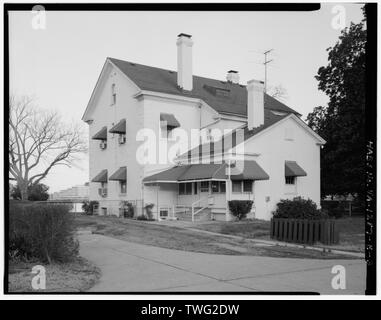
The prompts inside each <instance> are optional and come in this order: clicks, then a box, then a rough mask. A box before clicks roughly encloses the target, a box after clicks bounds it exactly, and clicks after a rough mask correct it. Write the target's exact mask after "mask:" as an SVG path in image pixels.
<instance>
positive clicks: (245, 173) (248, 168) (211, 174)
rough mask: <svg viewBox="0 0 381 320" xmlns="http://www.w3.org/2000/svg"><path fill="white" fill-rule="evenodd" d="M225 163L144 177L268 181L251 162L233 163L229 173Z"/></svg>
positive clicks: (180, 167) (162, 180) (151, 180)
mask: <svg viewBox="0 0 381 320" xmlns="http://www.w3.org/2000/svg"><path fill="white" fill-rule="evenodd" d="M227 166H228V165H227V164H226V163H220V164H212V163H211V164H189V165H183V166H176V167H172V168H170V169H168V170H164V171H162V172H159V173H156V174H154V175H152V176H148V177H145V178H144V179H143V181H144V182H145V183H149V182H151V183H152V182H172V183H177V182H186V181H194V180H226V179H228V178H229V172H230V179H231V180H268V179H269V175H268V174H267V173H266V172H265V171H264V170H263V169H262V168H261V167H260V166H259V165H258V164H257V163H256V162H255V161H253V160H246V161H242V163H239V162H237V163H235V165H234V167H231V169H230V171H229V170H228V168H227Z"/></svg>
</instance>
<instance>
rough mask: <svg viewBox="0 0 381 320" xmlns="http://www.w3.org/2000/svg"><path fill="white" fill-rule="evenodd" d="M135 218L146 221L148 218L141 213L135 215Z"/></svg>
mask: <svg viewBox="0 0 381 320" xmlns="http://www.w3.org/2000/svg"><path fill="white" fill-rule="evenodd" d="M136 220H144V221H147V220H148V218H147V216H146V215H145V214H141V215H140V216H137V217H136Z"/></svg>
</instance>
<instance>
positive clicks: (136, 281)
mask: <svg viewBox="0 0 381 320" xmlns="http://www.w3.org/2000/svg"><path fill="white" fill-rule="evenodd" d="M79 240H80V243H81V247H80V248H81V249H80V254H81V256H83V257H84V258H86V259H88V260H90V261H92V262H94V263H95V264H96V265H97V266H98V267H99V268H100V269H101V271H102V276H101V279H100V281H99V283H98V284H97V285H95V286H94V287H93V288H92V289H91V291H93V292H137V291H143V292H181V291H188V292H191V291H196V292H200V291H204V292H217V291H219V292H221V291H222V292H240V291H313V292H319V293H322V294H364V290H365V275H366V265H365V261H363V260H317V259H290V258H269V257H253V256H230V255H214V254H205V253H196V252H187V251H179V250H170V249H165V248H159V247H153V246H147V245H141V244H137V243H132V242H126V241H122V240H118V239H114V238H110V237H105V236H102V235H97V234H83V235H80V236H79ZM335 265H343V266H344V267H345V269H346V289H345V290H334V289H333V288H332V286H331V280H332V278H333V276H334V275H333V274H332V273H331V270H332V267H333V266H335Z"/></svg>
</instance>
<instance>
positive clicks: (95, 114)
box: [83, 34, 325, 220]
mask: <svg viewBox="0 0 381 320" xmlns="http://www.w3.org/2000/svg"><path fill="white" fill-rule="evenodd" d="M176 44H177V70H176V71H171V70H165V69H160V68H156V67H150V66H146V65H141V64H137V63H132V62H128V61H123V60H118V59H114V58H107V59H106V62H105V64H104V66H103V69H102V71H101V74H100V76H99V79H98V81H97V83H96V86H95V89H94V91H93V93H92V95H91V98H90V101H89V103H88V106H87V108H86V111H85V113H84V115H83V121H85V122H86V123H88V125H89V131H90V134H89V137H90V141H89V144H90V148H89V150H90V156H89V158H90V163H89V173H90V200H97V201H99V214H105V215H106V214H112V215H118V214H119V213H120V212H121V211H120V208H121V201H130V202H132V203H134V204H135V205H136V212H135V214H141V207H142V206H144V205H146V204H150V203H152V204H153V205H154V207H153V216H154V218H156V219H164V218H179V219H192V218H193V219H195V220H196V219H216V220H230V219H231V218H232V217H231V215H230V213H229V210H228V201H229V200H234V199H238V200H239V199H241V200H252V201H253V202H254V204H253V207H252V211H251V213H250V214H249V217H255V218H258V219H266V220H269V219H270V218H271V215H272V211H273V210H274V209H275V207H276V204H277V203H278V202H279V200H281V199H286V198H289V199H291V198H294V197H296V196H302V197H304V198H310V199H312V200H313V201H315V202H316V203H317V204H318V206H320V148H321V146H322V145H324V143H325V141H324V140H323V139H322V138H321V137H320V136H319V135H317V134H316V133H315V132H314V131H313V130H311V129H310V128H309V127H308V126H307V125H306V123H305V122H304V121H303V120H301V118H300V116H301V115H300V114H299V113H298V112H297V111H295V110H293V109H291V108H289V107H288V106H286V105H285V104H283V103H281V102H279V101H278V100H276V99H274V98H272V97H271V96H269V95H267V94H266V93H264V84H263V82H260V81H257V80H251V81H249V82H248V83H247V84H246V85H243V84H241V83H240V82H239V74H238V72H237V71H234V70H230V71H229V72H228V73H227V77H226V80H223V81H222V80H217V79H209V78H204V77H199V76H196V75H193V73H192V63H193V58H192V46H193V40H192V37H191V36H190V35H187V34H180V35H179V36H178V39H177V42H176ZM205 54H207V49H206V50H205Z"/></svg>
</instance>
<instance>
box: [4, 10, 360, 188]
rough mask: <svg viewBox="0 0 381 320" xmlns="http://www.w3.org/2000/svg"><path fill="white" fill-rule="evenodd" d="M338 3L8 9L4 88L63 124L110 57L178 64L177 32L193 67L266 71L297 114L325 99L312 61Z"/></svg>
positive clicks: (56, 179)
mask: <svg viewBox="0 0 381 320" xmlns="http://www.w3.org/2000/svg"><path fill="white" fill-rule="evenodd" d="M335 5H336V4H334V3H330V4H323V5H322V7H321V9H320V10H319V11H312V12H165V11H161V12H154V11H145V12H143V11H135V12H127V11H108V12H106V11H105V12H102V11H98V12H96V11H94V12H91V11H80V12H75V11H67V12H57V11H56V12H47V13H46V28H45V29H34V28H32V19H33V17H34V14H33V13H32V12H31V11H28V12H27V11H24V12H23V11H21V12H11V13H10V16H9V56H10V65H9V73H10V90H11V93H13V94H16V95H30V96H33V97H34V98H35V103H36V104H37V105H38V106H39V107H41V108H45V109H54V110H57V111H58V112H59V113H60V114H61V115H62V117H63V120H64V121H66V122H68V123H73V122H74V123H79V124H80V125H81V127H82V128H83V130H84V131H86V132H87V130H88V128H87V124H85V123H84V122H82V121H81V118H82V115H83V113H84V111H85V108H86V106H87V103H88V101H89V99H90V96H91V93H92V91H93V89H94V87H95V84H96V81H97V79H98V76H99V74H100V71H101V69H102V66H103V64H104V62H105V59H106V57H114V58H118V59H122V60H128V61H132V62H136V63H141V64H146V65H150V66H155V67H160V68H164V69H171V70H176V67H177V61H176V59H177V51H176V39H177V35H178V34H179V33H187V34H191V35H192V39H193V41H194V45H193V73H194V74H195V75H199V76H204V77H209V78H215V79H221V80H225V77H226V72H227V71H228V70H231V69H233V70H238V71H239V74H240V83H242V84H246V82H247V81H249V80H251V79H257V80H264V66H263V61H264V55H263V52H264V51H266V50H269V49H273V51H272V52H271V53H270V54H269V55H268V59H273V61H272V62H271V63H270V64H268V69H267V70H268V71H267V74H268V86H269V87H271V86H277V85H281V86H282V87H283V88H284V89H285V90H286V91H287V98H286V100H284V102H285V103H286V104H287V105H288V106H290V107H291V108H293V109H295V110H296V111H298V112H299V113H301V114H302V115H303V119H305V117H306V116H307V114H308V113H309V112H311V111H312V110H313V108H314V107H316V106H319V105H326V103H327V101H328V98H327V96H326V95H325V94H324V93H322V92H320V91H319V90H318V82H317V81H316V80H315V78H314V77H315V75H316V74H317V70H318V69H319V67H321V66H325V65H326V64H327V61H328V60H327V58H328V55H327V51H326V49H327V48H328V47H331V46H333V45H334V44H335V43H336V42H337V40H338V37H339V35H340V30H338V29H335V28H334V27H333V26H332V23H331V22H332V20H333V19H334V18H335V15H336V14H335V13H332V9H333V7H334V6H335ZM340 5H341V6H343V8H344V9H345V11H344V12H345V25H346V26H349V24H350V22H351V21H352V22H355V23H358V22H360V21H361V19H362V18H363V16H362V11H361V5H358V4H345V3H340ZM88 180H89V177H88V157H87V155H83V156H81V157H80V159H79V160H78V161H77V162H76V163H75V164H74V166H73V167H72V168H67V167H64V166H58V167H56V168H54V169H53V170H52V171H51V173H50V174H49V175H48V177H47V178H46V179H45V180H43V181H42V182H43V183H45V184H47V185H48V186H49V187H50V190H49V191H50V192H55V191H59V190H62V189H65V188H69V187H71V186H73V185H77V184H84V183H85V182H87V181H88Z"/></svg>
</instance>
